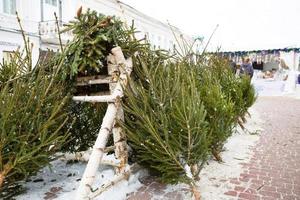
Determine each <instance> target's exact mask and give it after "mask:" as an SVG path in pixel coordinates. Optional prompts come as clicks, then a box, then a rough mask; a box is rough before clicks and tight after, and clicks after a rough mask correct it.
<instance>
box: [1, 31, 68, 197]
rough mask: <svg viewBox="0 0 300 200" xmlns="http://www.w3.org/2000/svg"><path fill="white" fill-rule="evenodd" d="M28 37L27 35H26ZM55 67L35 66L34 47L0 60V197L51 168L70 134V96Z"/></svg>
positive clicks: (11, 192) (15, 191)
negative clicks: (67, 128) (51, 163)
mask: <svg viewBox="0 0 300 200" xmlns="http://www.w3.org/2000/svg"><path fill="white" fill-rule="evenodd" d="M24 38H25V35H24ZM55 74H57V70H56V69H52V70H49V68H47V66H45V65H44V64H42V63H38V64H37V65H36V66H33V64H32V58H31V46H30V45H29V43H28V42H25V50H24V51H16V52H14V54H13V55H12V56H11V58H10V62H4V61H3V62H2V63H1V64H0V198H1V199H2V198H4V199H12V197H13V196H14V195H16V194H18V193H19V192H21V191H22V188H21V187H20V185H19V183H20V182H19V181H24V180H26V179H27V178H28V177H29V176H31V175H34V174H35V173H37V172H38V171H39V170H40V169H41V168H43V167H45V166H48V165H49V163H50V162H51V160H53V159H54V155H55V153H56V152H57V151H59V150H60V149H61V147H62V145H63V144H64V142H65V141H66V139H67V137H68V132H67V130H66V131H65V132H62V128H63V127H64V126H65V125H66V124H67V122H68V121H69V117H68V111H67V109H66V106H67V105H68V102H69V101H70V98H71V97H70V96H69V95H66V93H65V92H64V91H65V90H64V88H65V84H64V83H63V82H60V81H57V80H56V77H55Z"/></svg>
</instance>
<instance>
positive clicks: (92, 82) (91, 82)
mask: <svg viewBox="0 0 300 200" xmlns="http://www.w3.org/2000/svg"><path fill="white" fill-rule="evenodd" d="M109 83H117V80H114V79H113V78H112V76H107V77H104V78H101V79H93V80H87V81H77V83H76V86H86V85H96V84H109Z"/></svg>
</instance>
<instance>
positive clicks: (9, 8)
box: [3, 0, 16, 15]
mask: <svg viewBox="0 0 300 200" xmlns="http://www.w3.org/2000/svg"><path fill="white" fill-rule="evenodd" d="M3 12H4V13H6V14H10V15H14V14H16V0H3Z"/></svg>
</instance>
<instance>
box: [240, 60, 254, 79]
mask: <svg viewBox="0 0 300 200" xmlns="http://www.w3.org/2000/svg"><path fill="white" fill-rule="evenodd" d="M241 71H242V74H246V75H248V76H250V78H251V79H252V77H253V73H254V70H253V66H252V63H251V62H250V59H249V58H246V59H245V60H244V62H243V63H242V66H241Z"/></svg>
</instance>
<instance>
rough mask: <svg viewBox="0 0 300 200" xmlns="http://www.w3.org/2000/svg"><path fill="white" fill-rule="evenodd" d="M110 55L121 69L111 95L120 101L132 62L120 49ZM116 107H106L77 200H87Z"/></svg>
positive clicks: (114, 116) (113, 105) (112, 105)
mask: <svg viewBox="0 0 300 200" xmlns="http://www.w3.org/2000/svg"><path fill="white" fill-rule="evenodd" d="M111 52H112V55H113V56H114V57H115V59H116V62H117V64H118V65H119V67H120V68H121V67H123V68H124V70H122V72H121V74H120V78H119V81H118V83H117V84H116V87H115V89H114V91H113V93H112V96H114V97H116V99H120V98H121V97H123V89H122V87H125V86H126V84H127V82H128V81H127V77H128V76H129V75H130V73H131V71H132V61H131V60H129V61H126V60H125V58H124V55H123V52H122V50H121V48H120V47H115V48H113V49H112V51H111ZM117 110H118V109H117V105H116V103H110V104H109V105H108V107H107V111H106V113H105V116H104V118H103V122H102V125H101V129H100V131H99V134H98V137H97V140H96V142H95V145H94V147H93V151H92V154H91V156H90V159H89V162H88V164H87V167H86V169H85V171H84V174H83V177H82V180H81V182H80V185H79V188H78V195H77V199H80V200H82V199H89V194H90V192H91V189H92V184H93V182H94V179H95V175H96V172H97V170H98V167H99V165H100V162H101V159H102V157H103V153H104V149H105V147H106V143H107V140H108V136H109V134H110V132H111V130H112V127H113V125H114V122H115V118H116V114H117Z"/></svg>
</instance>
